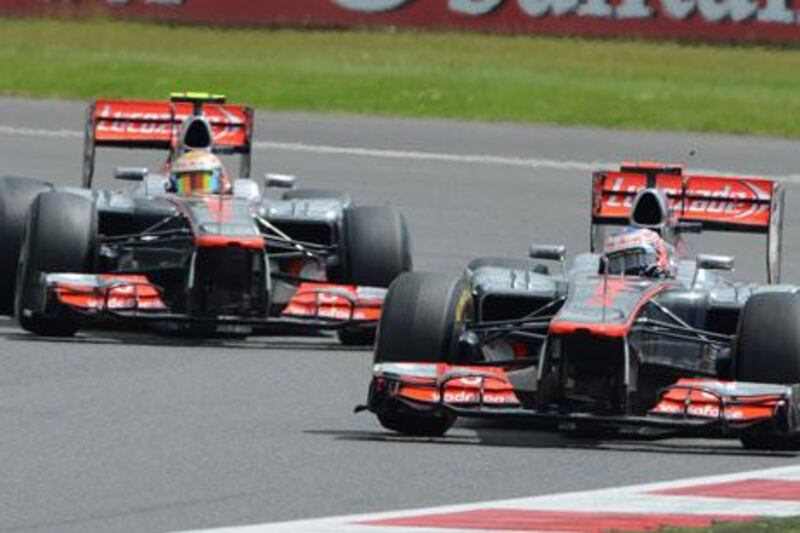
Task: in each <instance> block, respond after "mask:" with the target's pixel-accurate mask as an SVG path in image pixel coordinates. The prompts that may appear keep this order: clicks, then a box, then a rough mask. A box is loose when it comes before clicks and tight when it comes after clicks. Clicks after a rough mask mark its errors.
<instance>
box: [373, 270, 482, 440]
mask: <svg viewBox="0 0 800 533" xmlns="http://www.w3.org/2000/svg"><path fill="white" fill-rule="evenodd" d="M470 310H471V306H470V293H469V290H468V289H467V284H466V283H465V281H464V280H463V278H460V277H455V276H449V275H443V274H433V273H428V272H415V273H407V274H403V275H401V276H400V277H398V278H397V279H396V280H395V281H394V283H392V286H391V287H390V288H389V293H388V294H387V296H386V301H385V302H384V307H383V313H382V315H381V320H380V325H379V327H378V336H377V340H376V345H375V359H374V361H375V363H399V362H403V363H452V362H455V360H456V357H457V343H458V337H459V334H460V332H461V329H462V328H463V324H464V322H465V321H466V319H467V317H468V314H469V312H470ZM376 411H377V414H378V420H379V421H380V423H381V425H382V426H383V427H385V428H387V429H390V430H392V431H397V432H399V433H402V434H404V435H417V436H420V435H421V436H440V435H443V434H444V433H445V432H447V430H448V429H450V426H452V425H453V422H455V419H456V417H455V416H454V415H453V414H451V413H442V412H421V411H418V410H415V409H412V408H410V407H408V406H407V405H405V404H403V403H401V402H399V401H397V400H393V399H390V398H384V399H383V401H382V402H381V405H380V407H379V408H378V409H376Z"/></svg>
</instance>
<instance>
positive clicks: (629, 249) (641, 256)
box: [603, 226, 676, 278]
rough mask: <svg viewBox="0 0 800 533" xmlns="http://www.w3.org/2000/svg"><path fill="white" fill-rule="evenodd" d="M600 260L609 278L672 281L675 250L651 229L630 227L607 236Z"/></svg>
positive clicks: (674, 266) (674, 271)
mask: <svg viewBox="0 0 800 533" xmlns="http://www.w3.org/2000/svg"><path fill="white" fill-rule="evenodd" d="M603 256H604V258H605V259H604V264H605V272H606V273H608V274H627V275H631V276H649V277H662V278H673V277H675V273H676V264H675V250H674V248H673V247H672V246H671V245H669V244H667V242H666V241H664V239H662V238H661V236H660V235H659V234H658V233H656V232H655V231H653V230H650V229H646V228H637V227H635V226H630V227H627V228H625V229H623V230H622V231H619V232H617V233H614V234H612V235H610V236H609V237H608V239H606V243H605V246H604V248H603Z"/></svg>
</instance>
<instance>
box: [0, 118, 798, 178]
mask: <svg viewBox="0 0 800 533" xmlns="http://www.w3.org/2000/svg"><path fill="white" fill-rule="evenodd" d="M0 135H16V136H26V137H51V138H63V139H78V138H83V132H82V131H79V130H68V129H57V130H48V129H41V128H20V127H14V126H2V125H0ZM253 148H256V149H258V150H267V151H270V150H271V151H283V152H302V153H312V154H321V155H340V156H353V157H371V158H380V159H400V160H406V161H434V162H442V163H459V164H477V165H495V166H507V167H522V168H530V169H546V170H567V171H570V170H571V171H580V172H592V171H594V170H598V169H603V168H614V167H616V166H617V165H618V163H614V162H610V161H571V160H563V161H562V160H556V159H543V158H536V157H511V156H496V155H489V154H447V153H437V152H420V151H416V150H390V149H380V148H365V147H359V146H331V145H324V144H307V143H288V142H273V141H254V142H253ZM692 171H693V172H697V173H700V174H708V175H738V176H742V177H747V176H746V175H744V174H741V173H738V172H736V171H722V170H714V169H692ZM752 177H763V178H769V179H774V180H777V181H782V182H789V183H800V175H798V174H789V175H778V176H768V175H761V176H752Z"/></svg>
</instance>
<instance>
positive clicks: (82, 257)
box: [15, 192, 97, 337]
mask: <svg viewBox="0 0 800 533" xmlns="http://www.w3.org/2000/svg"><path fill="white" fill-rule="evenodd" d="M96 234H97V209H96V207H95V204H94V202H93V201H92V200H90V199H89V198H85V197H83V196H78V195H76V194H71V193H63V192H45V193H42V194H40V195H39V196H37V197H36V199H35V200H34V202H33V204H32V205H31V209H30V211H29V213H28V219H27V223H26V225H25V236H24V239H23V244H22V250H21V253H20V261H19V267H18V270H17V294H16V299H15V300H16V301H15V314H16V317H17V320H18V321H19V324H20V326H22V327H23V328H24V329H26V330H28V331H30V332H32V333H36V334H38V335H47V336H58V337H66V336H71V335H74V334H75V332H76V331H77V330H78V329H79V327H80V322H81V320H80V317H79V316H78V315H76V314H75V313H74V312H73V311H71V310H70V309H68V308H64V307H57V308H56V309H52V310H50V309H48V310H47V311H48V312H47V313H43V312H42V309H41V306H42V303H43V302H42V298H43V295H44V287H43V285H42V280H41V274H42V273H44V272H46V273H58V272H74V273H81V272H89V271H90V270H91V267H92V263H93V250H94V243H95V236H96Z"/></svg>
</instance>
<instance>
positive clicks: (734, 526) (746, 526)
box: [659, 518, 800, 533]
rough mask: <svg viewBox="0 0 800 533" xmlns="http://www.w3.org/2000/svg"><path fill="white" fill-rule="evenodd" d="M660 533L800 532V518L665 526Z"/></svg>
mask: <svg viewBox="0 0 800 533" xmlns="http://www.w3.org/2000/svg"><path fill="white" fill-rule="evenodd" d="M659 533H800V518H770V519H766V520H759V521H758V522H726V523H721V524H716V525H714V526H713V527H710V528H702V529H686V528H664V529H661V530H660V531H659Z"/></svg>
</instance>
